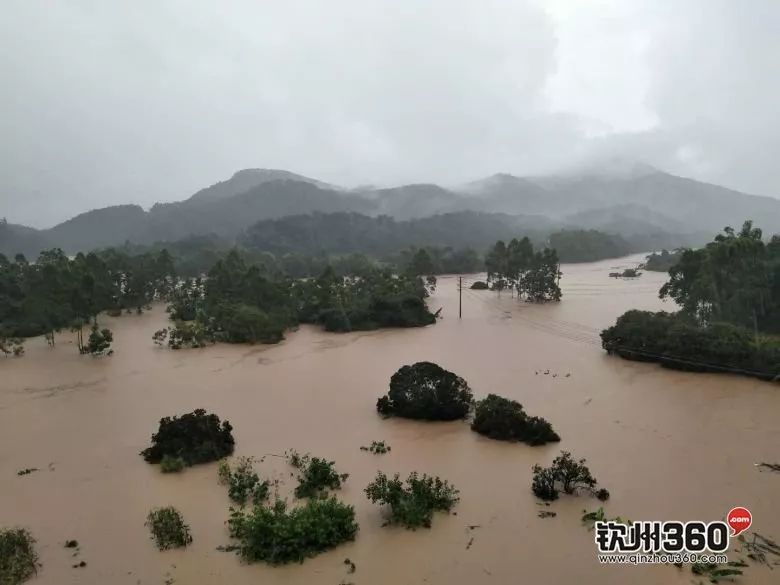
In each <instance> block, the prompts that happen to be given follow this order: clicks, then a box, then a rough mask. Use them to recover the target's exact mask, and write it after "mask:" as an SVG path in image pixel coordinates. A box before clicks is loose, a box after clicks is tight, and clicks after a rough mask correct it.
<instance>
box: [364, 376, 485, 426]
mask: <svg viewBox="0 0 780 585" xmlns="http://www.w3.org/2000/svg"><path fill="white" fill-rule="evenodd" d="M472 402H473V398H472V394H471V388H469V385H468V384H467V383H466V381H465V380H464V379H463V378H461V377H460V376H457V375H456V374H453V373H452V372H449V371H447V370H445V369H444V368H442V367H441V366H439V365H437V364H434V363H431V362H417V363H416V364H413V365H411V366H403V367H401V368H400V369H399V370H398V371H397V372H396V373H395V374H393V376H392V377H391V378H390V390H389V392H388V393H387V395H386V396H382V397H381V398H380V399H379V400H378V401H377V405H376V407H377V410H378V411H379V413H380V414H383V415H385V416H400V417H404V418H414V419H424V420H456V419H459V418H464V417H465V416H466V415H467V414H468V413H469V410H470V409H471V405H472Z"/></svg>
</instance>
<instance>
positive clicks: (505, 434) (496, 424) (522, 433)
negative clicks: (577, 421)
mask: <svg viewBox="0 0 780 585" xmlns="http://www.w3.org/2000/svg"><path fill="white" fill-rule="evenodd" d="M471 430H473V431H476V432H478V433H479V434H481V435H485V436H487V437H490V438H491V439H500V440H503V441H523V442H525V443H528V444H529V445H544V444H545V443H551V442H557V441H560V440H561V438H560V437H559V436H558V433H556V432H555V431H554V430H553V428H552V425H551V424H550V423H549V422H547V421H546V420H544V419H543V418H541V417H538V416H528V415H527V414H526V413H525V411H524V410H523V407H522V405H521V404H520V403H519V402H516V401H514V400H509V399H507V398H503V397H501V396H497V395H495V394H488V396H487V398H485V399H483V400H479V401H477V405H476V408H475V410H474V420H473V421H472V423H471Z"/></svg>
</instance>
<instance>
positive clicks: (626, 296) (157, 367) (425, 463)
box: [0, 258, 780, 585]
mask: <svg viewBox="0 0 780 585" xmlns="http://www.w3.org/2000/svg"><path fill="white" fill-rule="evenodd" d="M636 260H637V258H627V259H621V260H609V261H604V262H599V263H593V264H580V265H574V266H564V268H563V269H564V273H565V276H564V278H563V281H562V287H563V290H564V299H563V301H562V302H561V303H560V304H550V305H545V306H531V305H528V304H525V303H518V302H517V301H516V300H514V299H512V298H511V297H510V296H509V295H508V294H502V296H501V297H500V298H499V297H497V296H496V294H495V293H491V292H487V291H470V290H468V291H465V292H464V295H463V319H462V320H459V319H458V318H457V310H458V295H457V290H456V279H455V278H441V279H440V280H439V287H438V290H437V292H436V294H435V295H434V296H433V297H432V298H431V299H430V305H431V307H432V308H433V309H434V310H435V309H438V308H439V307H443V311H442V314H443V319H442V320H440V321H439V322H438V323H437V324H436V325H434V326H430V327H427V328H424V329H411V330H387V331H378V332H370V333H354V334H339V335H336V334H328V333H325V332H322V331H320V330H318V329H315V328H312V327H302V328H300V330H298V331H295V332H291V333H290V334H289V335H288V336H287V339H286V340H285V341H284V342H283V343H281V344H279V345H275V346H254V347H250V346H230V345H217V346H214V347H209V348H206V349H202V350H181V351H171V350H168V349H161V348H157V347H155V346H154V344H153V343H152V340H151V335H152V333H153V332H154V331H155V330H156V329H158V328H159V327H161V326H162V325H164V324H165V319H166V314H165V313H164V312H163V310H162V307H157V308H155V309H154V310H153V311H151V312H149V313H146V314H144V315H141V316H135V315H132V316H122V317H120V318H117V319H109V318H105V319H104V322H105V324H107V325H108V326H109V327H111V328H112V329H113V330H114V335H115V347H116V353H115V355H113V356H112V357H108V358H101V359H93V358H89V357H82V356H79V355H78V354H77V352H76V350H75V347H74V345H73V343H72V342H71V340H70V334H63V335H60V336H59V338H58V343H57V346H56V348H54V349H50V348H48V347H46V345H45V343H44V341H43V340H42V339H36V340H30V341H29V342H28V343H27V355H25V356H24V357H23V358H20V359H10V358H9V359H7V360H2V362H0V525H4V526H8V525H20V526H25V527H28V528H29V529H30V530H31V531H32V532H33V533H34V535H35V536H36V537H37V539H38V541H39V542H38V549H39V552H40V556H41V561H42V564H43V566H42V568H41V570H40V572H39V574H38V576H37V577H36V578H35V579H34V580H33V582H35V583H41V584H45V583H51V584H58V585H62V584H68V583H95V584H98V583H100V584H105V583H118V584H121V583H127V584H132V585H135V584H138V583H143V584H162V583H164V582H165V581H166V580H170V579H173V580H174V582H175V583H182V584H191V585H198V584H211V583H231V584H237V585H238V584H243V583H279V584H286V585H297V584H311V583H317V584H319V583H323V584H332V585H338V584H339V583H341V582H345V583H346V582H352V583H355V584H356V585H359V584H365V585H369V584H370V585H377V584H385V583H386V584H393V585H399V584H407V583H408V584H416V583H431V584H442V585H443V584H449V585H451V584H474V583H499V584H504V583H589V584H597V583H598V584H602V583H606V584H611V583H615V584H617V583H626V582H632V583H639V584H651V583H689V582H690V581H691V577H692V576H691V574H690V571H689V570H688V569H685V570H683V571H680V570H678V569H676V568H674V567H662V566H655V567H653V566H640V567H616V566H609V567H606V566H600V565H599V564H598V561H597V559H596V555H595V547H594V543H593V534H592V533H591V532H589V531H588V529H587V528H585V527H583V526H582V524H581V522H580V516H581V514H582V511H583V509H585V508H587V509H589V510H593V509H596V508H597V507H598V505H599V502H598V501H597V500H595V499H593V498H590V497H587V496H580V497H562V499H561V500H559V501H558V502H555V503H553V504H552V506H551V507H550V508H542V507H540V505H539V504H538V502H537V500H536V499H535V498H534V497H533V495H532V493H531V491H530V482H531V466H532V465H533V464H534V463H543V464H546V463H548V462H549V461H550V460H551V459H552V458H553V457H554V456H555V455H556V454H557V453H558V451H559V450H560V449H567V450H571V451H573V453H574V454H575V455H576V456H578V457H586V458H587V459H588V463H589V466H590V468H591V470H592V471H593V473H594V475H595V476H596V477H597V479H598V480H599V481H600V483H601V484H602V485H604V486H605V487H607V488H608V489H609V490H610V491H611V493H612V498H611V499H610V500H609V502H607V504H606V509H607V512H608V514H609V515H610V516H616V515H621V516H623V517H628V518H632V519H683V520H688V519H705V520H715V519H719V518H722V517H723V516H724V515H725V513H726V512H727V511H728V510H729V509H730V508H731V507H733V506H737V505H740V506H747V507H748V508H749V509H750V510H751V511H752V513H753V517H754V528H755V529H756V530H757V531H758V532H760V533H762V534H765V535H767V536H773V537H775V538H780V474H774V473H761V472H760V471H759V470H758V469H757V468H756V467H754V465H753V464H754V462H758V461H777V460H778V459H780V417H779V416H778V413H779V412H780V394H778V389H777V387H776V386H774V385H772V384H770V383H766V382H761V381H756V380H751V379H747V378H740V377H735V376H725V375H724V376H721V375H709V374H689V373H680V372H674V371H669V370H664V369H662V368H660V367H658V366H656V365H653V364H641V363H633V362H628V361H623V360H620V359H618V358H612V357H609V356H607V355H605V353H604V352H603V351H602V350H601V349H600V347H599V344H598V331H599V330H600V328H602V327H604V326H607V325H610V324H611V323H613V322H614V319H615V317H616V316H617V315H619V314H621V313H622V312H623V311H624V310H626V309H628V308H632V307H636V308H645V309H661V308H668V309H671V308H673V307H671V306H669V304H664V303H662V302H661V301H660V300H659V299H658V298H657V290H658V288H659V286H660V285H661V283H662V282H663V280H664V277H665V275H664V274H656V273H645V274H644V275H643V276H642V277H641V278H639V279H636V280H621V279H611V278H609V277H608V276H607V274H608V272H610V271H613V270H616V269H618V268H622V267H625V266H634V265H635V263H636ZM472 280H473V277H472V278H469V279H467V283H470V282H471V281H472ZM419 360H431V361H435V362H438V363H440V364H442V365H443V366H445V367H446V368H448V369H451V370H453V371H455V372H457V373H458V374H460V375H462V376H463V377H465V378H466V379H467V380H468V381H469V383H470V384H471V386H472V388H473V390H474V393H475V395H476V397H481V396H484V395H486V394H487V393H489V392H494V393H498V394H501V395H504V396H507V397H511V398H514V399H517V400H519V401H520V402H521V403H522V404H523V405H524V406H525V408H526V409H527V410H528V411H529V412H530V413H532V414H536V415H541V416H544V417H545V418H547V419H548V420H550V421H551V422H552V424H553V425H554V427H555V429H556V430H557V431H558V432H559V433H560V435H561V436H562V438H563V440H562V441H561V443H560V444H557V445H551V446H545V447H528V446H525V445H510V444H503V443H500V442H495V441H491V440H488V439H485V438H482V437H480V436H478V435H476V434H475V433H473V432H471V431H470V430H469V428H468V426H467V424H466V423H460V422H456V423H433V424H431V423H418V422H409V421H401V420H382V419H381V418H379V417H378V416H377V415H376V412H375V403H376V398H377V397H378V396H379V395H381V394H383V393H384V392H386V390H387V384H388V380H389V378H390V376H391V375H392V373H393V372H394V371H395V370H396V369H397V368H398V367H399V366H401V365H403V364H407V363H412V362H415V361H419ZM547 370H549V372H550V373H549V374H547V375H545V374H544V372H545V371H547ZM537 372H538V373H537ZM553 374H556V375H555V376H553ZM566 374H570V376H568V377H567V376H566ZM194 408H205V409H207V410H209V411H213V412H216V413H217V414H219V415H220V416H221V417H222V418H224V419H228V420H230V421H231V423H232V424H233V425H234V427H235V431H234V435H235V437H236V442H237V450H236V454H237V455H252V456H255V457H262V456H263V455H264V454H268V453H271V454H281V453H283V452H284V451H285V449H289V448H295V449H297V450H299V451H310V452H312V453H313V454H315V455H320V456H325V457H328V458H331V459H334V460H335V461H336V463H337V467H338V469H339V470H340V471H344V472H348V473H350V477H349V480H348V481H347V483H346V486H345V489H343V490H342V491H341V492H340V493H338V495H339V497H340V498H342V499H343V500H345V501H347V502H349V503H351V504H353V505H354V506H355V507H356V510H357V516H358V521H359V523H360V531H359V533H358V537H357V539H356V540H355V542H353V543H349V544H346V545H343V546H340V547H338V548H337V549H335V550H333V551H330V552H328V553H325V554H322V555H320V556H317V557H316V558H313V559H309V560H307V561H306V562H305V563H303V564H302V565H291V566H286V567H268V566H264V565H262V564H257V565H251V566H249V565H245V564H242V563H241V562H240V561H239V559H238V558H237V557H236V556H235V555H234V554H232V553H225V552H220V551H218V550H216V549H217V547H218V546H219V545H225V544H229V539H228V537H227V531H226V527H225V520H226V519H227V517H228V507H229V500H228V498H227V494H226V490H225V488H224V487H223V486H220V485H218V483H217V466H216V464H215V463H214V464H209V465H202V466H197V467H195V468H191V469H188V470H186V471H185V472H183V473H181V474H178V475H163V474H161V473H160V472H159V470H158V468H157V467H156V466H151V465H148V464H146V463H145V462H144V461H143V459H142V458H141V457H140V456H139V455H138V453H139V451H141V449H143V448H144V447H146V446H147V445H148V442H149V437H150V435H151V433H152V432H153V431H155V429H156V426H157V422H158V420H159V419H160V418H161V417H163V416H166V415H170V414H174V413H184V412H188V411H191V410H192V409H194ZM372 440H384V441H386V442H388V443H389V444H390V445H391V446H392V452H391V453H389V454H387V455H380V456H377V455H372V454H369V453H365V452H362V451H360V450H359V447H360V446H361V445H368V444H370V443H371V441H372ZM27 467H37V468H39V469H40V471H38V472H35V473H32V474H30V475H26V476H22V477H18V476H17V475H16V471H17V470H19V469H23V468H27ZM258 468H259V470H260V471H261V473H262V474H263V475H264V476H266V477H273V478H277V479H279V480H280V481H281V482H282V484H281V487H280V490H281V492H282V495H284V494H286V493H288V491H289V490H290V489H291V488H292V487H293V484H294V481H293V480H292V478H290V477H289V472H290V469H289V468H288V467H287V466H286V464H285V463H284V462H283V460H281V459H279V458H277V457H267V458H266V459H265V462H264V463H262V464H260V465H259V466H258ZM378 469H382V470H385V471H386V472H388V473H392V472H395V471H398V472H401V473H402V474H406V473H407V472H409V471H412V470H419V471H421V472H423V471H424V472H427V473H432V474H437V475H441V476H442V477H444V478H447V479H449V480H450V481H452V482H454V483H455V485H456V486H457V487H458V488H459V489H460V491H461V502H460V504H459V505H458V506H457V508H456V511H457V515H449V516H448V515H437V516H436V517H435V518H434V523H433V527H432V528H431V529H430V530H418V531H415V532H412V531H407V530H404V529H401V528H387V527H385V528H383V527H382V515H381V512H380V510H379V509H378V508H377V507H376V506H374V505H372V504H370V503H369V502H368V500H366V498H365V496H364V494H363V493H362V490H363V488H364V487H365V485H366V484H367V483H368V482H369V481H370V480H371V479H372V477H373V476H374V474H375V473H376V471H377V470H378ZM167 504H173V505H175V506H176V507H178V508H179V509H180V510H181V511H182V513H183V514H184V516H185V519H186V520H187V521H188V522H189V524H190V526H191V528H192V532H193V536H194V543H193V545H192V546H191V547H189V548H187V549H186V550H181V551H169V552H164V553H161V552H158V551H157V550H156V549H155V547H154V545H153V543H152V542H151V540H150V539H149V534H148V532H147V529H146V528H145V527H144V519H145V516H146V514H147V512H148V511H149V509H150V508H152V507H154V506H161V505H167ZM540 509H550V510H553V511H555V512H557V517H555V518H547V519H541V518H539V517H537V513H538V512H539V510H540ZM475 526H476V527H475ZM469 527H473V528H469ZM67 539H77V540H78V541H79V543H80V545H81V547H80V553H79V554H78V556H77V557H73V556H71V555H72V554H73V552H72V551H71V550H70V549H65V548H63V543H64V541H65V540H67ZM469 543H471V544H470V546H469ZM345 558H349V559H351V560H352V561H353V562H354V563H355V564H356V565H357V570H356V572H355V573H354V574H347V567H346V565H344V563H343V561H344V559H345ZM80 560H84V561H86V562H87V566H86V567H84V568H79V569H74V568H72V565H73V564H76V563H77V562H79V561H80ZM747 571H748V572H747V573H746V576H745V577H743V578H742V582H745V583H777V579H778V576H779V575H780V569H776V570H775V571H770V570H768V569H766V568H758V567H753V568H750V569H748V570H747Z"/></svg>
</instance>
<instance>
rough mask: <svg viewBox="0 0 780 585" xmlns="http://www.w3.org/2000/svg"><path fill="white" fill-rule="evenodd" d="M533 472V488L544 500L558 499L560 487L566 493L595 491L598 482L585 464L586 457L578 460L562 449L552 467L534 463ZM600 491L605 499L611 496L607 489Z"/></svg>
mask: <svg viewBox="0 0 780 585" xmlns="http://www.w3.org/2000/svg"><path fill="white" fill-rule="evenodd" d="M533 473H534V476H533V480H532V483H531V489H532V490H533V492H534V494H536V496H537V497H539V498H541V499H543V500H555V499H557V498H558V489H559V487H560V489H561V490H563V492H564V493H566V494H573V493H575V492H576V491H578V490H588V491H591V492H594V488H595V486H596V483H597V482H596V479H595V478H594V477H593V476H592V475H591V473H590V470H589V469H588V468H587V466H586V465H585V459H580V460H579V461H577V460H575V459H573V458H572V456H571V453H569V452H568V451H561V454H560V455H558V456H557V457H556V458H555V459H553V462H552V465H551V466H550V467H541V466H540V465H534V467H533ZM598 493H600V494H601V495H602V496H604V495H606V497H605V498H604V499H606V498H608V497H609V492H607V491H606V490H604V491H600V492H598ZM599 499H601V498H599Z"/></svg>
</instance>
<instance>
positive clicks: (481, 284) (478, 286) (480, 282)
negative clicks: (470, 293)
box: [469, 280, 490, 290]
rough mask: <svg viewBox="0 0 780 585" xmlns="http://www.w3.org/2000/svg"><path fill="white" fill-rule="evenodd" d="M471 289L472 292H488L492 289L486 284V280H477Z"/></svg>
mask: <svg viewBox="0 0 780 585" xmlns="http://www.w3.org/2000/svg"><path fill="white" fill-rule="evenodd" d="M469 288H471V289H472V290H487V289H488V288H490V287H489V286H488V283H487V282H485V281H484V280H475V281H474V283H473V284H472V285H471V286H470V287H469Z"/></svg>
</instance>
